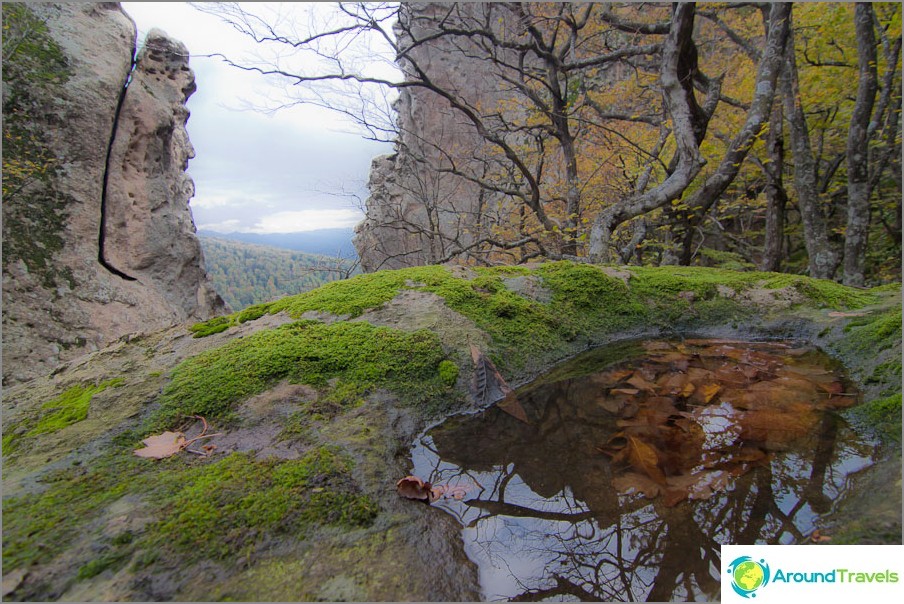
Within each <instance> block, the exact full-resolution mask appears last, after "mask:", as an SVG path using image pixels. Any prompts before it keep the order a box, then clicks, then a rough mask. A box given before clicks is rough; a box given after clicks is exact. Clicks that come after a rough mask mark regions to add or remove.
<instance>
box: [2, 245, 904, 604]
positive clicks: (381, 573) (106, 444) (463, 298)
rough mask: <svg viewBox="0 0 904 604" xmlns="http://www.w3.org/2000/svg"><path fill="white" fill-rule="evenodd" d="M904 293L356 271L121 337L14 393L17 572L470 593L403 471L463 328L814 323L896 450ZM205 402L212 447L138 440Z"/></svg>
mask: <svg viewBox="0 0 904 604" xmlns="http://www.w3.org/2000/svg"><path fill="white" fill-rule="evenodd" d="M900 313H901V310H900V289H895V288H887V287H886V288H881V289H876V290H857V289H850V288H845V287H842V286H840V285H837V284H834V283H830V282H825V281H817V280H813V279H808V278H806V277H800V276H790V275H779V274H773V273H754V272H744V273H734V272H731V271H724V270H713V269H700V268H679V267H667V268H660V269H654V268H637V267H630V268H628V267H621V268H619V269H613V268H611V267H597V266H591V265H580V264H572V263H568V262H557V263H547V264H542V265H537V266H532V267H500V268H478V269H473V270H472V269H468V270H461V269H455V270H450V269H447V268H444V267H422V268H412V269H404V270H399V271H386V272H380V273H375V274H371V275H363V276H360V277H357V278H354V279H350V280H347V281H340V282H334V283H331V284H329V285H327V286H324V287H322V288H320V289H318V290H315V291H313V292H308V293H305V294H300V295H298V296H292V297H289V298H285V299H283V300H280V301H277V302H273V303H268V304H265V305H259V306H256V307H252V308H249V309H245V311H242V313H235V314H233V315H227V316H224V317H218V318H216V319H213V320H211V321H207V322H205V323H201V324H198V325H196V326H193V327H191V328H176V329H173V330H170V331H168V332H166V333H164V334H159V335H155V336H151V337H148V338H142V339H136V340H132V341H124V342H121V343H118V344H117V345H116V346H115V347H111V348H109V349H106V350H104V351H100V352H98V353H95V354H94V355H92V356H91V357H86V358H85V359H84V360H82V361H79V362H78V363H73V364H71V365H70V366H68V367H65V368H63V369H62V370H60V371H58V372H57V373H56V374H55V375H53V376H47V377H46V378H42V379H39V380H35V381H34V382H33V383H30V384H29V385H28V387H24V386H22V387H17V388H14V389H10V391H9V392H6V393H4V409H3V410H4V426H3V428H4V451H3V452H4V457H5V459H4V487H5V488H4V506H3V520H4V529H5V530H4V535H3V556H4V571H5V572H10V571H14V570H16V569H27V570H28V572H27V574H26V575H25V578H24V579H23V581H22V583H21V585H19V586H18V587H17V588H16V590H15V591H14V592H13V597H15V598H19V599H55V598H58V597H62V596H65V597H67V598H69V597H72V598H75V597H78V598H92V597H94V598H99V597H102V598H103V599H123V600H125V599H149V600H160V599H201V598H210V597H215V598H225V599H232V598H238V599H244V600H255V599H262V600H271V599H281V600H313V599H377V600H383V599H406V598H408V597H418V598H419V599H473V598H476V597H479V593H478V591H477V577H476V572H475V570H474V568H473V566H472V565H471V564H470V563H469V562H468V561H467V558H466V557H465V556H464V553H463V551H462V546H461V543H460V541H459V540H458V538H457V532H458V530H459V527H458V525H457V524H456V523H455V522H454V520H452V519H451V518H449V517H447V516H445V515H442V514H436V513H433V510H431V509H430V508H429V507H427V506H421V505H419V504H415V503H411V502H408V501H403V500H400V499H399V498H398V497H397V495H396V494H395V491H394V486H393V485H394V482H395V480H397V479H398V478H399V477H401V476H404V475H405V474H407V473H408V471H409V465H408V464H409V461H408V447H409V444H410V442H411V441H412V439H413V438H414V436H415V435H417V434H418V433H419V432H420V431H421V430H423V429H424V428H425V427H426V426H427V425H428V424H430V423H432V422H434V421H437V420H438V419H441V418H443V417H445V416H447V415H449V414H452V413H456V412H459V411H464V410H471V409H473V408H474V405H473V403H471V402H470V401H471V400H472V398H471V396H470V394H469V392H468V391H467V390H468V385H469V383H470V382H471V379H470V378H471V377H472V375H473V369H472V362H471V355H470V347H471V346H472V345H473V346H477V347H478V348H480V349H481V350H482V351H483V352H484V353H486V354H488V355H489V356H490V357H491V358H492V359H493V360H494V362H495V363H496V364H497V366H498V367H499V369H500V371H501V372H502V374H503V375H504V377H505V379H506V380H507V381H509V382H510V383H511V384H519V383H523V382H525V381H527V380H529V379H531V378H533V377H535V376H536V375H537V374H538V373H539V372H541V371H544V370H546V369H548V368H550V367H551V366H552V365H554V364H555V363H557V362H558V361H560V360H563V359H565V358H568V357H570V356H573V355H574V354H575V353H576V352H579V351H583V350H585V349H587V348H589V347H595V346H601V345H605V346H602V347H601V348H600V349H599V350H600V354H603V355H613V354H614V355H621V354H630V351H629V350H628V349H627V348H625V346H623V345H622V344H619V343H618V342H619V341H620V340H623V339H624V338H625V337H628V336H635V337H636V336H643V335H649V336H659V335H663V334H665V335H679V336H680V335H682V334H690V333H699V334H721V335H735V336H744V337H763V338H771V337H794V338H798V339H804V340H808V341H810V342H812V343H815V344H817V345H819V346H821V347H823V348H824V349H825V350H827V351H829V352H830V353H831V354H833V355H834V356H836V357H837V358H839V359H840V360H842V361H843V362H844V363H845V364H846V365H847V366H848V368H849V369H850V372H851V377H852V378H853V379H854V380H855V381H856V382H857V383H858V384H859V385H860V386H861V387H862V388H863V390H864V392H865V398H866V399H867V401H866V404H864V405H863V406H861V407H859V408H857V409H856V410H855V411H852V412H851V413H852V416H853V417H854V418H855V419H856V421H858V422H860V424H861V425H863V426H864V429H871V430H874V431H875V432H877V433H879V434H880V435H883V434H884V435H885V436H883V438H885V440H884V442H885V443H886V446H887V447H890V449H889V450H890V451H895V449H894V447H896V446H898V445H896V444H895V443H894V436H895V434H896V432H897V433H900V409H901V399H900V392H901V389H900V375H901V368H900V367H901V365H900V354H901V348H900V347H901V343H900V340H901V332H900V322H901V314H900ZM311 316H317V317H323V320H313V319H310V318H305V317H311ZM192 335H194V336H195V337H191V336H192ZM199 336H204V337H199ZM117 378H122V379H123V380H124V381H122V382H121V383H120V382H119V381H117ZM111 386H117V387H115V388H114V387H111ZM102 387H103V388H102ZM51 403H52V404H51ZM114 410H118V411H116V412H115V413H114ZM190 416H203V417H205V419H206V421H207V422H209V423H210V433H224V434H222V436H217V437H214V438H210V439H205V440H203V441H201V442H200V443H198V444H197V445H195V446H193V448H194V449H195V450H196V452H199V453H205V455H203V456H202V455H193V454H192V453H189V452H182V453H180V454H178V455H176V456H174V457H172V458H169V459H164V460H160V461H154V460H147V459H139V458H137V457H134V456H133V455H132V453H131V451H132V450H133V449H134V448H136V447H137V446H138V445H139V441H140V440H141V438H143V437H145V436H147V435H148V434H150V433H151V432H152V431H159V430H163V429H178V430H182V431H184V432H186V434H188V435H189V437H191V436H192V435H195V434H197V433H198V432H197V431H198V430H199V429H200V428H199V424H200V422H199V420H196V419H193V418H191V417H190ZM79 418H81V419H80V421H79ZM73 419H74V420H75V421H70V420H73ZM895 421H896V422H897V424H895V423H894V422H895ZM880 427H881V428H882V429H879V428H880ZM45 428H46V429H45ZM8 434H17V439H16V440H17V441H18V446H16V447H15V448H12V449H10V448H8V447H7V443H6V438H7V435H8ZM26 434H27V436H26ZM205 443H206V444H210V445H215V446H216V448H215V449H210V450H208V451H203V450H200V449H198V448H197V447H199V446H200V445H201V444H205ZM45 447H46V448H45ZM48 451H49V452H50V453H49V454H48V453H47V452H48ZM208 454H209V455H208ZM898 454H899V450H898ZM873 490H874V489H873ZM892 490H893V489H892ZM852 505H853V504H852ZM861 515H862V514H861ZM882 522H883V523H884V524H882V526H883V527H885V526H886V525H887V518H885V519H883V520H882ZM861 524H862V528H863V531H866V532H868V533H869V534H870V535H873V534H875V533H881V534H883V535H884V534H886V533H887V532H888V531H886V530H885V529H884V528H883V529H882V530H881V531H880V530H879V529H875V530H873V529H871V528H870V526H869V520H868V518H865V519H864V521H863V522H862V523H861ZM877 526H878V525H877ZM898 526H899V525H898ZM874 528H875V527H874ZM870 531H871V532H870ZM892 532H894V531H893V530H892ZM899 533H900V529H899V528H898V534H899ZM864 534H866V533H864ZM852 538H856V536H855V537H852ZM871 538H874V537H871ZM437 567H441V568H442V569H443V571H442V573H440V574H442V575H443V577H444V578H443V579H437V578H436V577H437V572H436V568H437ZM284 572H292V573H293V580H292V581H287V580H285V579H284V578H280V577H282V573H284ZM204 577H208V579H204Z"/></svg>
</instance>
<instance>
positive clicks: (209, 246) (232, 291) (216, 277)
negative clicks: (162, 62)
mask: <svg viewBox="0 0 904 604" xmlns="http://www.w3.org/2000/svg"><path fill="white" fill-rule="evenodd" d="M198 239H199V240H200V242H201V248H202V249H203V250H204V263H205V265H206V267H207V274H208V276H209V278H210V280H211V281H212V283H213V286H214V288H215V289H216V290H217V293H219V294H220V296H221V297H222V298H223V300H225V301H226V303H227V304H228V305H229V306H230V308H232V310H233V311H238V310H242V309H243V308H246V307H248V306H250V305H252V304H258V303H260V302H267V301H269V300H273V299H275V298H280V297H283V296H288V295H292V294H298V293H301V292H305V291H308V290H311V289H314V288H316V287H320V286H321V285H323V284H324V283H328V282H330V281H336V280H338V279H342V278H345V277H347V276H348V275H349V274H354V273H356V272H357V270H356V269H355V262H356V260H355V259H349V258H337V257H335V256H327V255H324V254H309V253H306V252H298V251H293V250H287V249H283V248H277V247H272V246H265V245H259V244H255V243H244V242H242V241H236V240H233V239H225V238H221V237H210V236H207V235H203V234H201V235H200V236H199V238H198Z"/></svg>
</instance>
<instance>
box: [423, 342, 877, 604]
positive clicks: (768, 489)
mask: <svg viewBox="0 0 904 604" xmlns="http://www.w3.org/2000/svg"><path fill="white" fill-rule="evenodd" d="M813 359H814V355H813V354H808V361H809V362H814V361H813ZM638 362H639V361H638ZM821 362H825V363H826V364H828V359H822V360H821ZM585 363H586V361H585ZM608 369H609V370H610V372H611V367H610V368H608ZM599 375H600V374H599V373H598V372H597V373H590V374H585V375H582V376H580V377H574V378H570V379H563V380H560V381H555V382H552V383H549V382H546V383H539V382H538V383H537V384H535V385H532V386H528V387H526V388H524V389H522V390H520V391H519V392H518V395H519V399H520V401H521V404H522V406H523V407H524V409H525V411H526V412H527V414H528V417H529V419H530V423H529V424H525V423H523V422H520V421H518V420H517V419H515V418H514V417H512V416H510V415H507V414H505V413H503V412H501V411H500V410H499V409H495V408H494V409H490V410H488V411H486V412H483V413H480V414H477V415H473V416H468V417H460V418H453V419H451V420H448V421H447V422H445V423H444V424H443V425H442V426H439V427H438V428H436V429H434V430H432V431H431V432H430V433H428V434H427V435H425V436H424V437H423V438H422V439H421V440H420V441H419V442H418V443H417V444H416V445H415V447H414V450H413V461H414V470H413V473H414V474H415V475H417V476H420V477H421V478H424V479H425V480H430V481H431V482H433V483H434V484H444V485H450V486H461V487H465V488H468V489H469V490H468V493H467V495H466V496H465V497H464V500H462V501H458V500H455V499H451V498H450V499H442V500H440V501H437V502H436V503H435V504H434V505H435V506H438V507H441V508H442V509H443V510H445V511H447V512H449V513H451V514H453V515H454V516H456V517H457V518H458V520H459V521H460V522H461V523H462V525H463V527H464V529H463V536H464V540H465V547H466V551H467V552H468V555H469V556H470V557H471V558H472V559H473V560H474V561H475V562H477V563H478V566H479V569H480V571H479V572H480V580H481V585H482V589H483V591H484V596H485V597H486V598H487V599H494V600H498V599H510V600H513V601H538V600H543V599H554V600H575V599H577V600H591V601H592V600H604V601H605V600H609V601H629V600H640V601H644V600H652V601H668V600H686V601H687V600H700V599H709V600H712V599H718V597H719V572H720V558H719V546H720V544H723V543H734V544H753V543H795V542H800V541H803V540H805V539H806V537H807V536H808V535H809V534H810V533H811V532H812V531H813V529H814V528H815V522H816V521H817V520H818V518H819V516H820V515H821V514H824V513H826V512H828V511H830V508H831V506H832V503H833V502H834V501H836V500H837V499H838V498H839V496H840V495H841V493H842V492H843V490H844V488H845V484H846V478H847V476H848V475H849V474H851V473H853V472H856V471H859V470H861V469H863V468H865V467H866V466H868V465H870V464H871V463H872V454H873V452H874V443H872V442H868V441H865V440H863V439H862V437H859V436H858V435H856V434H855V433H854V432H853V431H852V430H851V429H850V428H849V427H848V426H847V425H846V424H845V422H844V421H843V420H842V419H841V418H840V417H838V415H837V414H835V413H832V412H820V414H819V415H818V416H816V417H817V420H816V421H815V424H814V425H813V426H812V429H811V430H810V431H809V433H808V434H806V435H804V436H802V437H800V438H796V439H794V441H793V443H791V445H789V446H787V447H784V446H783V447H782V448H781V449H782V450H779V451H775V452H774V454H773V455H772V456H771V458H770V459H769V460H768V461H767V462H766V463H763V464H761V465H759V466H757V467H754V468H753V469H751V470H750V471H748V472H746V473H744V474H741V475H740V476H734V477H733V478H732V479H731V482H730V483H729V486H728V488H727V489H726V490H725V491H723V492H716V493H715V494H713V496H712V497H710V498H708V499H694V500H685V501H683V502H681V503H678V504H677V505H674V506H672V507H668V506H666V505H664V504H663V502H662V501H661V498H656V499H647V498H645V497H643V496H641V495H620V494H619V493H618V492H617V491H616V490H615V489H614V488H613V486H612V482H611V481H612V478H613V475H614V473H616V472H617V471H618V469H617V468H615V467H614V466H613V464H612V463H611V462H610V460H609V458H608V457H606V456H605V455H603V454H601V453H600V452H599V451H598V450H597V448H596V447H597V446H598V445H599V444H601V443H605V442H607V441H608V440H609V439H610V438H611V437H612V435H613V434H615V433H616V432H617V430H618V427H617V426H616V424H615V420H614V416H613V414H612V413H611V412H610V411H607V410H606V409H605V408H604V407H603V406H601V405H600V404H599V396H598V395H596V396H591V395H589V394H588V393H590V392H597V393H598V392H599V391H600V388H601V386H600V378H599ZM744 444H745V445H749V444H750V443H744Z"/></svg>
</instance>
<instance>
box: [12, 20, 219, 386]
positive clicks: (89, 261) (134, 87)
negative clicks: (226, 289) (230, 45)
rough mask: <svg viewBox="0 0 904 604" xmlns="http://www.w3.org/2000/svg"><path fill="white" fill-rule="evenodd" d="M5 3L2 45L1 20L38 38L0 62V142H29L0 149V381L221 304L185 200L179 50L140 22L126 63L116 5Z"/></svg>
mask: <svg viewBox="0 0 904 604" xmlns="http://www.w3.org/2000/svg"><path fill="white" fill-rule="evenodd" d="M9 6H10V5H4V7H3V12H4V38H5V39H4V54H5V55H6V46H7V39H8V38H9V34H8V33H7V32H8V31H10V30H7V29H6V25H7V24H8V23H9V24H10V25H11V30H12V31H13V35H15V33H16V32H17V31H18V30H20V29H22V30H24V31H29V29H31V30H34V31H37V34H30V35H31V36H32V37H31V38H30V41H31V45H22V48H21V50H18V49H17V53H16V54H13V55H12V57H11V59H10V60H8V61H6V63H5V64H4V90H3V99H4V139H5V142H6V140H18V141H25V143H26V144H20V145H18V146H13V147H12V148H10V149H8V148H7V146H6V145H4V183H3V186H4V200H3V239H4V241H3V269H4V270H3V382H4V384H8V383H13V382H17V381H22V380H26V379H29V378H31V377H34V376H36V375H40V374H43V373H47V372H48V371H49V370H51V369H53V368H54V367H56V366H57V365H58V364H59V363H61V362H63V361H65V360H68V359H71V358H74V357H75V356H78V355H80V354H83V353H85V352H88V351H92V350H96V349H97V348H99V347H102V346H104V345H106V344H108V343H110V342H111V341H114V340H116V339H117V338H120V337H122V336H123V335H125V334H129V333H135V332H146V331H150V330H157V329H161V328H164V327H167V326H170V325H173V324H176V323H180V322H185V321H191V320H200V319H205V318H208V317H209V316H211V315H212V314H214V313H217V312H221V311H223V310H225V305H224V304H223V302H222V300H221V299H220V298H219V296H217V295H216V293H215V292H214V291H213V289H212V287H211V286H210V283H209V281H208V279H207V276H206V274H205V272H204V269H203V259H202V256H201V251H200V245H199V243H198V240H197V238H196V236H195V234H194V225H193V222H192V217H191V212H190V210H189V208H188V205H187V204H188V199H189V198H190V197H191V195H192V193H193V185H192V182H191V180H190V179H189V178H188V177H187V176H186V175H185V173H184V171H185V168H186V167H187V161H188V159H189V158H190V157H192V156H193V150H192V148H191V145H190V143H189V142H188V137H187V134H186V132H185V129H184V124H185V120H186V119H187V117H188V111H187V110H186V108H185V106H184V103H185V101H186V99H187V98H188V96H189V95H190V94H191V93H192V92H193V91H194V89H195V88H194V76H193V74H192V72H191V70H190V69H189V68H188V64H187V57H186V55H187V52H186V51H185V47H184V46H182V45H181V44H179V43H177V42H173V41H172V40H169V39H168V38H166V36H165V34H163V33H162V32H159V31H154V32H151V34H149V38H148V42H147V45H146V49H145V50H143V51H142V53H141V54H140V56H139V57H138V60H137V63H136V66H135V70H134V72H133V71H132V67H133V65H132V57H133V56H134V50H135V37H136V29H135V25H134V23H133V22H132V21H131V19H130V18H129V17H128V16H127V15H126V14H125V13H124V12H123V11H122V9H121V8H120V7H119V5H118V4H117V3H95V4H36V5H31V6H29V7H28V8H19V10H18V12H17V13H13V12H8V8H7V7H9ZM19 6H20V7H22V6H24V5H19ZM9 11H12V8H10V9H9ZM42 22H43V23H44V25H40V24H41V23H42ZM48 57H49V58H48ZM10 66H11V67H10ZM48 74H49V75H48ZM130 74H131V81H130V80H129V78H130ZM127 82H129V85H128V87H127V88H125V85H126V83H127ZM16 137H18V139H17V138H16ZM22 166H24V168H23V167H22ZM11 167H12V168H20V169H21V172H22V174H21V175H20V174H19V172H17V171H16V170H9V168H11ZM7 173H10V174H11V176H10V177H9V178H7ZM13 176H19V177H18V178H17V179H15V178H13Z"/></svg>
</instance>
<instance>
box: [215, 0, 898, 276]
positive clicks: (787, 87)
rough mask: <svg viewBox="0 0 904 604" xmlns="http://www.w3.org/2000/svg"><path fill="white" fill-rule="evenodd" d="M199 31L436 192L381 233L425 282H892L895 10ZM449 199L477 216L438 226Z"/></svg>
mask: <svg viewBox="0 0 904 604" xmlns="http://www.w3.org/2000/svg"><path fill="white" fill-rule="evenodd" d="M202 10H208V11H215V12H217V13H218V14H219V15H220V16H221V17H222V18H223V19H225V20H226V21H227V22H229V23H230V24H232V25H233V26H234V27H235V28H236V29H238V30H239V31H241V32H243V33H245V34H247V35H249V36H252V37H253V38H254V39H255V40H256V41H257V42H259V43H260V45H261V47H262V49H267V51H268V52H271V53H272V54H271V55H270V56H271V57H272V58H271V59H270V60H263V61H260V60H259V61H257V62H254V63H251V62H248V61H243V60H241V59H239V58H235V57H229V58H227V61H229V62H231V63H232V64H234V65H236V66H237V67H241V68H243V69H248V70H253V71H257V72H260V73H261V74H263V75H265V76H268V77H270V78H274V79H275V80H277V81H279V82H282V83H283V84H285V85H286V88H285V92H286V96H285V97H284V98H283V99H282V103H283V104H284V105H286V106H288V105H291V104H293V103H296V102H314V103H318V104H322V105H325V106H328V107H330V108H333V109H335V110H337V111H341V112H343V113H345V114H346V115H349V116H352V117H353V118H354V119H355V120H356V121H357V122H358V123H359V124H361V126H362V128H363V131H364V132H365V133H366V134H367V135H368V136H370V137H372V138H381V139H391V140H395V141H396V145H397V149H398V151H399V153H402V154H406V156H407V158H408V161H409V164H410V166H411V169H410V170H409V172H410V174H412V175H415V176H417V178H419V179H420V180H421V181H423V180H425V179H428V178H431V176H429V175H432V177H433V178H439V177H438V176H437V175H440V176H441V177H442V178H443V179H445V181H444V182H445V184H442V185H437V187H440V188H442V187H444V188H445V194H436V192H435V191H434V193H433V194H427V192H426V191H425V188H424V187H417V186H413V185H412V184H411V183H413V182H414V180H416V179H414V180H413V178H414V177H413V176H412V177H409V178H408V179H407V181H406V182H407V183H408V184H407V185H405V186H406V187H407V190H406V195H409V196H410V197H412V198H413V199H414V202H413V203H415V204H419V205H420V209H421V210H422V211H419V212H412V211H408V212H397V213H396V214H397V215H395V216H393V217H392V219H391V220H392V224H387V227H388V228H394V229H407V230H408V231H410V232H411V233H413V235H412V236H414V237H416V238H419V239H418V240H419V241H421V245H422V246H423V247H424V248H428V247H429V248H430V250H431V252H430V254H429V255H426V256H422V259H421V260H419V261H418V262H424V261H426V262H445V261H456V262H460V263H480V264H496V263H518V262H525V261H527V260H529V259H532V258H537V257H541V258H552V259H557V258H575V259H583V260H589V261H594V262H613V261H620V262H623V263H638V264H684V265H692V264H697V265H721V266H731V267H735V268H745V267H751V268H752V267H758V268H763V269H768V270H783V271H788V272H798V273H808V274H810V275H811V276H815V277H821V278H838V279H843V280H844V282H845V283H848V284H852V285H864V284H867V283H880V282H885V281H889V280H899V279H900V256H901V199H902V191H901V124H900V112H901V71H900V64H901V6H900V4H898V3H858V4H854V3H799V4H795V3H676V4H673V5H672V4H664V3H663V4H658V3H644V4H642V5H639V4H633V3H569V2H564V3H558V2H557V3H552V2H550V3H543V2H532V3H457V4H449V5H442V6H440V5H417V4H412V5H409V4H407V3H401V4H397V3H340V4H339V5H338V9H337V10H335V11H334V12H332V13H329V14H326V13H322V14H321V17H323V20H322V22H319V23H316V24H314V22H313V21H311V22H309V24H308V27H307V29H305V28H301V27H299V25H298V23H297V22H293V21H292V20H291V19H287V18H284V16H283V17H282V18H279V19H277V18H273V16H272V15H271V16H269V17H268V16H264V15H261V14H256V13H255V12H253V8H250V7H245V6H244V5H240V4H235V3H219V4H217V5H215V7H212V6H211V5H203V7H202ZM450 53H451V54H450ZM440 56H455V57H458V59H454V60H451V63H450V61H442V60H438V57H440ZM293 57H294V58H295V59H302V60H300V61H298V60H295V61H293ZM387 57H391V58H392V59H394V61H395V63H396V64H397V65H398V67H399V68H400V69H401V74H399V72H398V71H396V70H393V69H389V68H388V67H387ZM456 60H458V61H459V64H458V66H457V68H458V69H462V65H464V66H465V68H466V70H467V72H468V73H467V74H465V75H456V74H453V73H450V72H449V71H450V70H451V69H454V68H455V66H454V65H453V64H454V63H455V61H456ZM450 65H452V66H450ZM418 103H420V104H422V105H423V104H428V105H430V106H431V107H434V106H435V107H440V108H442V110H443V111H445V113H444V114H443V115H445V116H447V119H446V120H443V121H444V123H443V124H441V125H440V126H437V124H436V123H435V122H436V121H437V120H436V119H433V122H434V123H433V124H430V123H425V122H423V121H422V122H418V121H417V119H416V116H415V114H414V111H415V109H416V106H417V105H418ZM403 111H408V112H409V114H410V115H409V116H407V117H411V116H414V118H413V119H401V118H400V117H398V113H399V112H403ZM422 111H423V110H422ZM439 128H441V129H442V134H437V133H438V132H440V129H439ZM451 131H454V132H452V133H451V134H449V132H451ZM400 180H403V179H401V178H400ZM449 183H457V184H455V185H454V186H453V185H452V184H449ZM456 187H457V188H456ZM435 188H436V187H434V189H435ZM416 189H421V190H420V191H418V190H416ZM453 189H454V190H456V191H459V192H460V191H465V194H466V195H467V196H469V197H472V198H474V199H478V198H479V201H477V202H474V203H472V204H471V205H470V206H468V208H469V209H468V210H466V211H463V213H470V214H472V215H473V216H470V217H465V218H461V217H460V218H459V219H458V220H455V221H451V220H449V219H448V218H446V219H443V218H442V212H443V211H445V212H446V213H447V214H448V213H451V212H452V210H451V209H450V208H451V207H453V205H451V204H452V202H450V201H448V199H447V198H449V197H450V196H451V195H450V191H452V190H453ZM386 220H389V219H386Z"/></svg>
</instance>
